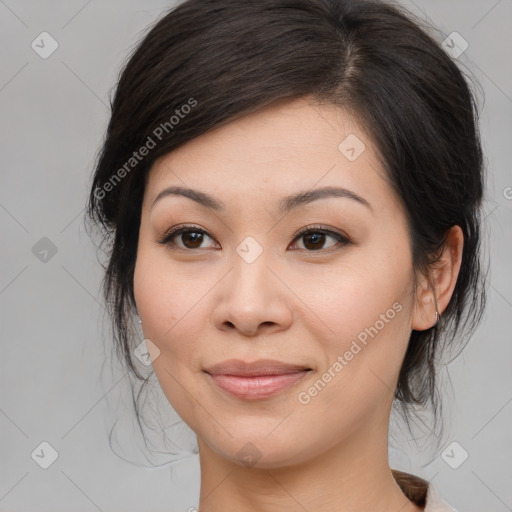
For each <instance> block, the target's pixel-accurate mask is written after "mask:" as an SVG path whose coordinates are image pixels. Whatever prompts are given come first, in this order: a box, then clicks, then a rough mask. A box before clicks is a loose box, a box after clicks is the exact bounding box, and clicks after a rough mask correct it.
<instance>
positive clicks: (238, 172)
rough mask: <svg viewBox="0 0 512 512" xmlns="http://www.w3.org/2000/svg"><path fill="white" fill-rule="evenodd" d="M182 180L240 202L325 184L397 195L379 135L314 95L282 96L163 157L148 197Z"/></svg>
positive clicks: (367, 193)
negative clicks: (384, 162) (289, 98)
mask: <svg viewBox="0 0 512 512" xmlns="http://www.w3.org/2000/svg"><path fill="white" fill-rule="evenodd" d="M173 185H175V186H182V187H189V188H194V189H199V190H203V191H209V192H210V193H211V194H212V195H215V196H216V197H219V198H221V200H222V201H223V202H226V201H227V202H240V201H243V200H245V199H247V200H249V199H250V198H252V197H253V196H257V197H261V198H262V199H264V200H265V201H269V200H271V199H273V198H275V199H276V200H277V199H280V198H282V197H283V196H286V195H291V194H293V193H294V192H297V191H299V190H304V189H313V188H319V187H326V186H337V187H344V188H347V189H350V190H352V191H354V192H355V193H357V194H359V195H361V196H363V197H366V198H367V199H368V200H369V201H370V202H371V199H370V198H371V197H373V199H374V201H375V200H382V197H380V198H379V196H386V195H387V196H389V195H390V194H391V195H392V194H393V192H392V190H391V189H390V188H389V187H388V186H387V179H386V176H385V173H384V171H383V168H382V165H381V162H380V160H379V157H378V155H377V152H376V150H375V148H374V145H373V143H372V141H371V140H370V139H369V137H368V135H367V134H366V133H365V131H363V129H362V128H361V126H360V125H359V124H358V123H357V120H356V119H354V118H353V117H352V116H351V115H350V114H348V113H347V112H345V111H344V110H342V109H340V108H339V107H336V106H334V105H331V104H322V105H320V104H318V103H317V102H314V101H313V100H312V99H310V98H300V99H297V100H292V101H287V102H281V103H279V104H276V105H273V106H271V107H268V108H266V109H263V110H260V111H258V112H255V113H252V114H249V115H247V116H244V117H242V118H240V119H238V120H235V121H233V122H231V123H229V124H226V125H224V126H221V127H218V128H215V129H212V130H210V131H209V132H207V133H205V134H203V135H201V136H200V137H197V138H195V139H193V140H191V141H189V142H188V143H186V144H185V145H183V146H181V147H180V148H178V149H176V150H175V151H172V152H171V153H168V154H167V155H164V156H163V157H161V158H160V159H158V160H157V161H156V162H155V163H154V165H153V167H152V169H151V170H150V173H149V177H148V183H147V189H146V198H145V202H146V203H147V202H149V203H152V202H153V201H154V199H155V198H156V196H157V195H158V193H159V192H160V191H161V190H162V188H165V187H169V186H173Z"/></svg>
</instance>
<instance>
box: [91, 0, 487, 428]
mask: <svg viewBox="0 0 512 512" xmlns="http://www.w3.org/2000/svg"><path fill="white" fill-rule="evenodd" d="M428 30H429V29H427V28H424V27H422V22H420V21H419V20H417V19H415V18H414V17H413V15H412V14H410V13H408V12H407V11H405V10H404V9H402V8H399V7H397V6H394V5H391V4H388V3H385V2H380V1H363V0H360V1H349V0H258V1H254V0H187V1H185V2H183V3H180V4H179V5H178V6H177V7H175V8H173V9H172V10H171V11H170V12H169V13H168V14H166V15H165V16H163V17H162V18H161V19H160V20H159V21H158V22H157V23H156V24H155V25H154V26H153V27H152V28H151V30H150V31H149V32H148V33H147V34H146V35H145V37H144V38H143V40H142V42H140V44H138V46H137V47H136V49H135V51H134V52H133V53H132V54H131V56H130V58H129V60H128V62H127V64H126V66H125V67H124V69H123V70H122V72H121V74H120V77H119V81H118V84H117V89H116V91H115V97H114V99H113V101H111V108H112V115H111V118H110V122H109V124H108V129H107V133H106V138H105V141H104V144H103V146H102V148H101V151H100V152H99V154H98V160H97V165H96V169H95V173H94V177H93V180H92V187H91V191H90V196H89V202H88V218H89V219H90V220H92V221H93V222H95V223H96V224H98V225H99V227H100V228H101V232H102V235H103V237H104V238H103V241H104V242H105V243H106V244H107V246H108V250H107V255H108V263H107V265H106V266H105V278H104V294H105V299H106V302H107V306H108V310H109V312H110V313H111V316H112V320H113V326H114V335H115V341H116V347H117V349H118V351H119V355H121V356H122V357H123V358H124V360H125V362H126V364H127V368H128V369H129V370H130V371H131V372H133V374H135V375H137V377H138V378H142V376H141V375H140V374H139V373H138V370H137V365H136V364H134V360H133V356H132V353H133V350H134V347H135V345H136V344H138V343H139V342H140V340H138V339H133V338H134V336H133V332H131V330H130V328H129V325H130V322H131V319H132V317H133V314H134V312H135V302H134V295H133V275H134V266H135V260H136V253H137V241H138V235H139V225H140V218H141V205H142V199H143V195H144V189H145V180H146V177H147V174H148V171H149V169H150V168H151V166H152V164H153V163H154V162H155V160H156V159H157V158H159V157H160V156H162V155H165V154H167V153H169V152H171V151H173V150H174V149H176V148H178V147H179V146H180V145H182V144H184V143H186V142H187V141H190V140H191V139H194V138H195V137H197V136H199V135H201V134H203V133H205V132H206V131H208V130H210V129H212V128H216V127H219V126H221V125H224V124H226V123H229V122H231V121H233V120H235V119H237V118H240V117H242V116H244V115H246V114H248V113H251V112H254V111H257V110H260V109H262V108H264V107H267V106H269V105H271V104H273V103H275V102H278V101H284V100H287V99H295V98H299V97H303V96H306V95H308V96H311V97H313V98H315V99H316V100H318V101H319V102H320V101H321V102H328V103H330V104H333V105H336V106H339V107H341V108H343V109H345V110H346V111H348V112H349V113H351V114H353V115H354V116H355V118H356V119H357V120H358V121H359V123H360V124H361V126H362V127H363V128H364V129H365V130H366V132H367V133H368V134H369V135H370V136H371V137H372V140H373V142H374V144H375V145H376V147H377V149H378V151H379V153H380V155H381V156H382V159H383V165H384V167H385V170H386V173H387V178H388V179H389V182H390V183H391V185H392V186H393V187H394V189H395V190H396V192H397V194H398V196H399V198H400V200H401V201H402V203H403V205H404V207H405V211H406V214H407V221H408V225H409V230H410V238H411V248H412V256H413V264H414V270H420V271H422V272H423V273H425V274H426V275H427V274H428V270H429V268H431V265H432V264H433V263H434V262H435V260H436V258H437V257H438V256H439V252H440V249H442V248H443V244H444V236H445V234H446V232H447V230H448V229H449V228H450V227H451V226H453V225H459V226H460V227H461V228H462V231H463V234H464V251H463V257H462V266H461V268H460V273H459V276H458V279H457V283H456V286H455V290H454V292H453V295H452V298H451V300H450V302H449V304H448V307H447V308H446V309H445V311H444V312H443V315H442V316H441V317H440V319H439V322H438V324H437V325H436V326H435V327H433V328H431V329H428V330H426V331H421V332H418V331H413V332H412V335H411V338H410V342H409V345H408V349H407V353H406V356H405V360H404V362H403V366H402V368H401V372H400V377H399V382H398V386H397V389H396V393H395V402H396V403H398V404H399V405H401V406H402V408H403V412H404V416H405V417H406V418H407V416H408V414H409V412H410V408H409V406H418V405H419V406H422V407H423V406H428V405H430V406H432V411H433V413H434V418H435V420H436V421H437V419H438V412H439V405H440V400H439V392H438V390H437V386H436V371H437V364H438V363H437V357H438V352H440V351H441V352H442V350H441V349H442V348H444V347H447V346H450V347H452V346H454V345H455V344H456V343H455V342H457V343H461V342H462V341H463V340H464V339H467V338H468V337H469V334H470V333H471V332H472V331H473V330H474V329H475V327H476V326H477V324H478V323H479V321H480V319H481V316H482V313H483V310H484V306H485V297H486V291H485V286H484V285H485V275H484V273H483V271H482V265H481V256H480V239H481V233H480V230H481V226H480V224H481V212H480V209H481V203H482V199H483V188H484V176H483V157H482V151H481V146H480V140H479V133H478V122H477V121H478V113H477V107H476V103H475V99H474V95H473V93H472V92H471V90H470V88H469V86H468V83H467V80H466V78H465V76H464V74H463V73H462V71H461V70H460V69H459V67H458V66H457V65H456V64H455V62H454V61H453V60H452V59H451V58H450V57H449V56H448V55H447V54H446V53H445V52H444V50H443V49H442V47H441V46H440V44H439V43H438V42H437V41H436V39H435V38H434V36H433V35H429V33H428ZM185 106H187V108H185ZM155 130H156V131H155ZM156 134H158V137H157V135H156ZM148 138H150V139H151V140H152V141H153V142H155V144H154V147H153V148H152V149H151V150H150V151H149V152H148V154H147V155H145V156H144V157H143V158H141V159H140V161H139V160H137V162H136V165H131V166H129V167H128V166H127V162H129V161H130V158H133V152H134V151H137V150H138V148H141V147H142V146H144V145H145V144H147V142H148V140H149V139H148ZM134 163H135V162H133V161H132V164H134ZM123 168H124V172H122V171H121V169H123ZM441 342H443V345H442V346H440V344H441ZM408 424H409V421H408Z"/></svg>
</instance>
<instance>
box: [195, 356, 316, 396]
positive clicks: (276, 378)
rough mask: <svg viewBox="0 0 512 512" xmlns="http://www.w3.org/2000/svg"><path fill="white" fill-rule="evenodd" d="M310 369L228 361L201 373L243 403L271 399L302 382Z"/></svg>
mask: <svg viewBox="0 0 512 512" xmlns="http://www.w3.org/2000/svg"><path fill="white" fill-rule="evenodd" d="M311 370H312V369H311V368H310V367H308V366H305V365H300V364H289V363H285V362H282V361H275V360H272V359H259V360H257V361H253V362H246V361H242V360H240V359H230V360H229V361H223V362H222V363H218V364H215V365H213V366H211V367H209V368H207V369H205V370H204V371H205V372H206V373H207V374H208V375H209V376H210V378H211V379H212V381H213V382H214V383H215V384H216V385H217V386H218V387H219V388H221V389H222V390H224V391H226V392H228V393H230V394H231V395H234V396H236V397H237V398H241V399H245V400H256V399H261V398H267V397H270V396H273V395H275V394H277V393H279V392H281V391H283V390H284V389H286V388H288V387H289V386H291V385H293V384H295V383H297V382H298V381H300V380H302V379H303V378H304V377H305V376H306V375H308V374H309V373H310V371H311Z"/></svg>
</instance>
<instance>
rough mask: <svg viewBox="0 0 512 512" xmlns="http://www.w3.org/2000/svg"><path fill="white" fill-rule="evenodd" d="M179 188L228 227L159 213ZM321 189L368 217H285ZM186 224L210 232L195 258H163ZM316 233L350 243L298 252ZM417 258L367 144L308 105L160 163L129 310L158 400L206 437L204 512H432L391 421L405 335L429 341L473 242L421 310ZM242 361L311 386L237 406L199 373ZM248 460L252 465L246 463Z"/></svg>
mask: <svg viewBox="0 0 512 512" xmlns="http://www.w3.org/2000/svg"><path fill="white" fill-rule="evenodd" d="M349 134H354V135H356V136H357V137H358V138H359V139H360V140H361V141H362V142H363V143H364V144H365V149H364V151H363V152H362V153H361V154H360V156H359V157H358V158H357V159H355V160H354V161H350V160H349V159H347V158H346V156H345V154H343V153H342V152H341V151H340V150H339V149H338V145H339V144H340V142H342V141H343V140H344V139H345V138H346V137H347V136H348V135H349ZM169 186H186V187H188V188H192V189H197V190H201V191H203V192H206V193H208V194H210V195H212V196H214V197H215V198H216V199H218V200H221V201H222V202H223V203H225V208H226V209H225V211H222V212H217V211H212V210H210V209H208V208H206V207H204V206H202V205H200V204H198V203H196V202H194V201H193V200H191V199H190V198H186V197H183V196H178V195H168V196H166V197H164V198H162V199H160V200H159V201H157V202H156V203H155V204H154V206H152V203H153V201H154V199H155V198H156V196H157V195H158V194H159V192H160V191H162V190H163V189H165V188H166V187H169ZM324 186H337V187H345V188H347V189H350V190H351V191H353V192H355V193H357V194H358V195H360V196H362V197H363V198H365V199H366V200H367V201H368V202H369V203H370V205H371V208H369V207H366V206H364V205H362V204H360V203H358V202H357V201H355V200H352V199H349V198H339V197H331V198H324V199H320V200H317V201H314V202H311V203H309V204H308V205H302V206H300V207H298V208H297V209H296V210H292V211H290V212H289V213H287V214H282V213H280V212H279V211H278V210H277V205H278V202H279V200H280V199H281V198H282V197H284V196H287V195H289V194H293V193H296V192H299V191H305V190H311V189H316V188H321V187H324ZM183 224H191V225H193V226H196V228H194V227H191V228H190V229H191V232H192V233H196V232H197V228H201V229H202V230H204V231H206V233H207V234H205V235H204V236H203V239H202V242H201V241H200V240H199V241H198V242H197V241H195V242H194V240H195V239H194V238H190V233H189V237H188V238H187V236H186V235H184V236H183V235H178V236H176V237H175V238H174V239H173V241H174V243H175V244H176V245H174V246H173V245H172V244H171V242H169V243H168V244H167V245H164V244H160V243H158V241H159V240H161V239H162V238H163V236H164V234H165V232H166V230H169V229H170V228H172V227H173V226H178V225H183ZM317 224H320V225H321V226H322V228H325V229H330V230H331V231H334V232H338V233H340V234H342V235H345V236H346V237H348V239H349V240H350V243H348V244H343V243H340V242H338V241H337V240H336V239H334V238H332V237H331V235H328V234H327V235H325V238H324V239H323V243H322V238H321V235H322V233H321V232H320V233H318V229H315V232H316V233H317V234H319V235H320V242H318V241H316V245H315V241H314V240H313V241H311V240H309V241H308V239H307V237H304V236H302V237H299V238H295V237H294V235H295V233H296V232H297V231H298V230H299V229H301V228H304V227H308V226H312V225H317ZM195 236H196V237H198V236H199V235H195ZM249 236H250V237H253V238H254V239H255V240H256V241H257V243H258V244H259V246H260V247H261V248H262V250H263V252H262V253H261V254H260V255H259V256H258V257H257V258H256V259H255V260H254V261H253V262H251V263H248V262H247V261H246V260H245V259H243V258H242V257H241V256H240V255H239V253H237V247H238V246H239V245H240V244H241V242H242V241H243V240H244V239H246V237H249ZM317 236H318V235H317ZM409 242H410V241H409V236H408V231H407V223H406V217H405V213H404V211H403V209H402V207H401V204H400V202H399V200H398V198H397V197H396V195H395V192H394V191H393V190H392V189H391V187H390V186H389V184H388V182H387V180H386V177H385V174H384V171H383V167H382V165H381V163H380V161H379V157H378V154H377V152H376V149H375V148H374V146H373V144H372V141H371V140H370V138H369V137H368V136H367V134H366V133H365V132H364V130H363V129H362V128H361V127H360V126H359V125H358V124H357V122H356V120H355V119H354V118H353V117H352V116H350V115H349V114H348V113H346V112H344V111H342V110H341V109H339V108H337V107H334V106H332V105H329V104H324V105H319V104H317V103H314V102H313V101H312V99H311V98H301V99H298V100H293V101H288V102H284V103H279V104H275V105H273V106H272V107H269V108H267V109H264V110H262V111H259V112H257V113H255V114H251V115H249V116H246V117H243V118H241V119H239V120H236V121H234V122H232V123H230V124H227V125H225V126H222V127H219V128H216V129H215V130H212V131H210V132H208V133H207V134H204V135H202V136H200V137H198V138H196V139H194V140H192V141H190V142H188V143H187V144H186V145H184V146H182V147H180V148H178V149H177V150H175V151H173V152H172V153H170V154H167V155H165V156H163V157H161V158H160V159H159V160H157V161H156V163H155V164H154V166H153V167H152V169H151V171H150V173H149V177H148V181H147V186H146V190H145V195H144V202H143V209H142V218H141V224H140V236H139V246H138V253H137V261H136V267H135V277H134V288H135V299H136V304H137V309H138V312H139V315H140V318H141V320H142V327H143V332H144V336H145V338H146V339H149V340H151V343H152V344H153V346H154V347H156V348H157V350H156V349H154V348H153V349H150V353H152V359H153V367H154V370H155V373H156V375H157V378H158V380H159V383H160V385H161V387H162V390H163V392H164V393H165V396H166V397H167V399H168V400H169V402H170V404H171V405H172V406H173V408H174V409H175V410H176V411H177V412H178V414H179V415H180V416H181V418H182V419H183V420H184V421H185V422H186V423H187V425H188V426H189V427H190V428H191V429H192V430H193V431H194V432H195V433H196V435H197V440H198V446H199V458H200V467H201V491H200V508H199V510H200V512H217V511H219V512H220V511H231V510H236V511H238V512H245V511H247V512H248V511H263V512H266V511H275V510H280V511H284V512H287V511H297V510H308V511H313V510H323V511H325V512H328V511H337V512H340V511H342V512H348V511H356V510H357V511H360V510H373V511H389V512H391V511H393V512H395V511H396V512H398V511H400V512H409V511H418V510H422V509H421V508H419V507H418V506H416V505H415V504H414V503H412V502H411V501H409V500H408V499H407V498H406V497H405V495H404V494H403V493H402V491H401V489H400V488H399V486H398V485H397V484H396V482H395V480H394V478H393V476H392V474H391V471H390V467H389V462H388V451H387V443H388V426H389V420H390V411H391V406H392V400H393V395H394V390H395V388H396V385H397V381H398V375H399V371H400V367H401V364H402V361H403V358H404V355H405V351H406V348H407V344H408V340H409V337H410V334H411V330H412V329H416V330H423V329H427V328H429V327H431V326H432V325H434V323H435V310H436V309H435V308H436V302H437V307H438V311H439V313H440V314H441V313H442V312H443V310H444V309H445V307H446V305H447V304H448V301H449V300H450V297H451V295H452V292H453V288H454V286H455V281H456V278H457V275H458V272H459V268H460V261H461V253H462V247H463V240H462V232H461V230H460V228H459V227H458V226H454V227H453V228H452V229H451V230H450V231H449V232H448V236H447V243H446V249H445V252H444V253H443V256H442V258H441V260H440V262H439V264H438V265H437V266H436V268H435V271H434V272H433V273H432V275H431V276H430V280H429V279H427V277H426V276H422V275H418V287H417V290H416V292H415V293H414V292H413V278H414V273H413V267H412V259H411V248H410V245H409ZM242 246H243V244H242ZM187 247H188V248H187ZM197 247H199V248H197ZM315 247H319V248H318V249H316V250H315ZM254 250H255V249H254V247H252V248H251V249H250V251H254ZM434 289H435V296H434ZM393 304H395V305H396V304H399V306H401V309H400V311H399V312H396V314H395V315H394V318H392V319H389V318H388V322H385V324H384V327H383V328H381V329H379V330H378V333H377V334H376V335H374V337H373V338H372V337H368V342H367V344H366V345H362V344H361V343H359V345H360V346H361V350H360V351H359V352H358V353H357V354H356V355H354V356H353V358H352V359H351V360H350V361H349V362H348V364H347V365H346V366H344V367H343V369H342V370H341V371H338V372H334V374H335V377H333V378H332V379H331V381H330V382H329V383H327V384H326V385H325V387H324V388H323V389H321V391H319V392H317V394H316V395H315V396H312V397H311V396H310V401H309V402H308V403H307V404H304V403H300V402H299V400H298V394H299V393H300V392H304V391H307V390H308V389H309V388H311V386H312V385H313V384H314V382H315V381H317V380H318V379H319V378H321V377H322V375H323V374H324V373H325V372H327V371H328V369H329V368H331V372H332V367H333V364H334V363H335V361H337V358H338V356H340V355H341V356H343V355H344V354H345V353H346V351H347V350H349V349H350V347H351V344H352V342H353V341H354V340H355V339H357V336H358V334H360V333H361V332H363V331H364V330H365V328H368V327H370V326H375V325H376V321H377V320H379V318H382V317H381V316H380V315H382V314H386V312H387V311H388V310H390V308H391V309H392V305H393ZM386 318H387V317H386ZM379 325H380V324H379ZM231 358H239V359H242V360H245V361H254V360H256V359H260V358H271V359H277V360H280V361H285V362H288V363H294V364H303V365H306V366H308V367H310V368H312V369H313V371H312V372H310V373H309V374H308V375H307V376H306V377H304V379H302V380H301V381H300V382H298V383H296V384H294V385H292V386H290V387H288V388H286V389H285V390H283V391H281V392H280V393H278V394H277V395H274V396H272V397H269V398H266V399H259V400H252V401H251V400H243V399H240V398H236V397H233V396H230V395H227V394H226V393H225V392H223V391H222V390H220V389H219V388H218V387H217V386H216V385H215V384H214V383H212V381H211V379H210V377H209V376H208V375H207V374H205V373H204V371H203V369H204V368H205V367H207V366H209V365H212V364H214V363H218V362H221V361H224V360H226V359H231ZM302 396H304V394H303V395H302ZM249 442H250V443H252V445H254V447H255V448H253V451H252V452H251V453H253V455H252V458H251V457H249V459H247V458H246V459H244V460H245V462H244V460H243V459H242V456H243V455H244V454H245V455H247V453H248V450H249V448H248V445H247V443H249Z"/></svg>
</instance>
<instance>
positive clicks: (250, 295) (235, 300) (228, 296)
mask: <svg viewBox="0 0 512 512" xmlns="http://www.w3.org/2000/svg"><path fill="white" fill-rule="evenodd" d="M231 263H232V264H231V271H230V272H229V274H228V275H227V276H226V278H225V279H224V280H223V282H224V284H223V285H222V286H221V288H220V289H219V290H220V294H219V295H218V296H217V298H216V299H217V306H216V308H215V309H216V314H215V323H216V324H217V327H218V328H225V327H221V326H225V325H226V324H227V325H232V326H234V327H236V328H238V329H239V330H240V331H243V332H244V333H245V334H254V333H256V332H257V331H258V329H259V326H261V325H262V324H265V325H268V324H273V326H274V328H276V326H279V328H280V329H281V328H284V327H285V325H287V324H288V323H289V321H290V319H291V312H290V311H289V308H288V306H287V303H286V302H287V301H286V299H285V297H284V293H285V287H283V284H282V283H280V280H279V279H277V278H276V276H275V275H274V272H275V271H274V272H273V271H272V267H273V266H275V265H273V263H272V254H271V251H270V250H264V248H263V246H262V245H261V244H260V243H259V242H258V241H257V240H256V239H254V238H253V237H246V238H245V239H244V240H243V241H242V242H241V243H240V244H239V245H238V246H237V247H236V249H235V253H234V254H233V257H232V260H231Z"/></svg>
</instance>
